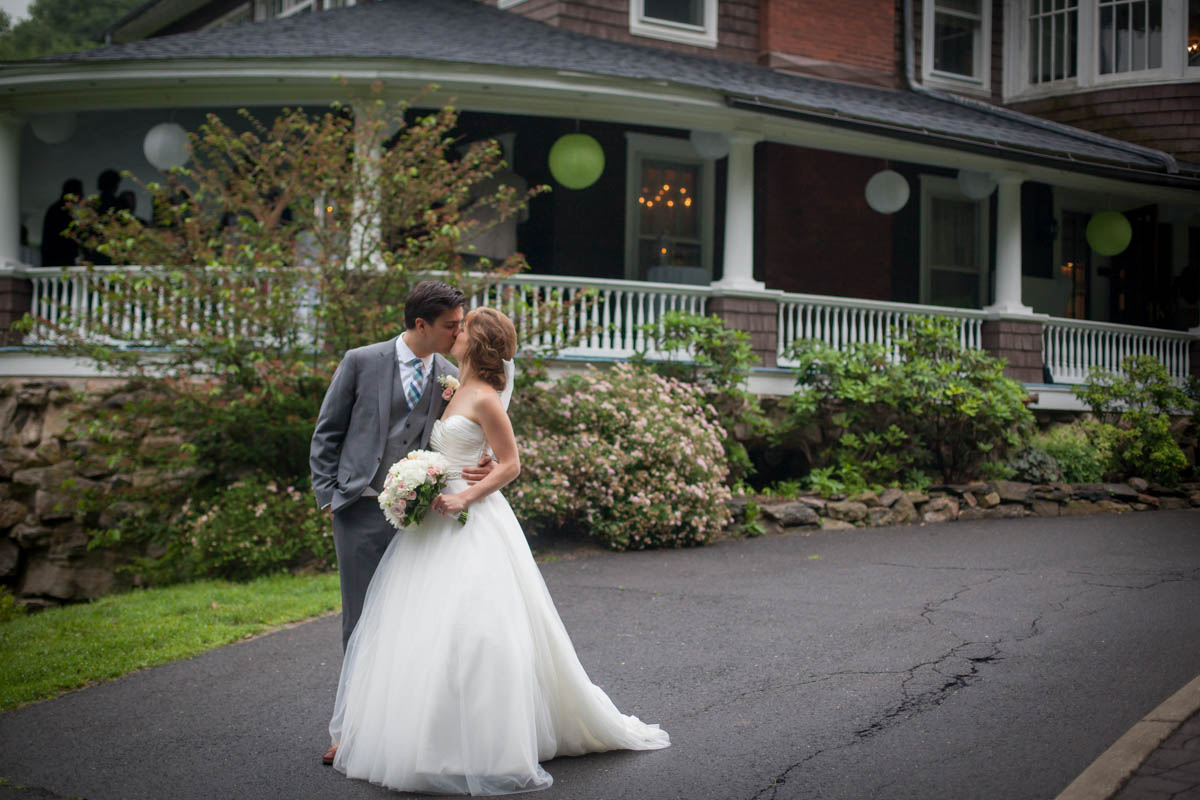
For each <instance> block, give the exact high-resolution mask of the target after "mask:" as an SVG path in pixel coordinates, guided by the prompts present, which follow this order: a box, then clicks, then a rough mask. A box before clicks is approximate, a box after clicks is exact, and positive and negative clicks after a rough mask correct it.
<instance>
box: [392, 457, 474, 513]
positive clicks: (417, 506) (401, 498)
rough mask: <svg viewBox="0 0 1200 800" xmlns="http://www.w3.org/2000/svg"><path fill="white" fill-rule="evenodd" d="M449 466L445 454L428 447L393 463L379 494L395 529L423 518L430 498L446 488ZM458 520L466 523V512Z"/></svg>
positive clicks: (429, 506) (431, 503) (430, 503)
mask: <svg viewBox="0 0 1200 800" xmlns="http://www.w3.org/2000/svg"><path fill="white" fill-rule="evenodd" d="M449 466H450V465H449V463H448V462H447V461H446V457H445V456H444V455H442V454H441V453H434V452H432V451H430V450H413V451H412V452H411V453H409V454H408V455H407V456H405V457H404V458H402V459H400V460H399V461H397V462H396V463H395V464H392V466H391V467H389V468H388V473H387V478H386V479H385V480H384V482H383V491H382V492H380V493H379V507H380V508H382V509H383V516H385V517H386V518H387V521H388V522H390V523H391V524H392V525H393V526H395V527H396V528H409V527H412V526H413V525H417V524H419V523H420V522H421V520H423V519H425V513H426V512H427V511H429V509H430V508H431V507H432V505H433V498H435V497H437V496H438V495H439V494H441V493H442V490H443V489H445V488H446V470H447V469H448V468H449ZM458 521H459V522H460V523H463V524H466V522H467V512H466V511H463V512H461V513H460V514H459V515H458Z"/></svg>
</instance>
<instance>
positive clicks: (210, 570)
mask: <svg viewBox="0 0 1200 800" xmlns="http://www.w3.org/2000/svg"><path fill="white" fill-rule="evenodd" d="M161 561H162V562H163V563H162V564H160V567H165V568H168V569H173V570H174V571H176V572H177V573H178V574H177V577H184V578H200V577H218V578H230V579H233V580H248V579H250V578H256V577H258V576H260V575H269V574H272V573H276V572H283V571H285V570H289V569H295V568H297V567H305V568H311V569H317V570H326V569H330V568H331V567H333V566H334V565H335V564H336V563H337V556H336V554H335V552H334V547H333V529H332V526H331V525H330V523H329V520H328V519H326V517H325V515H324V514H323V513H321V511H320V510H319V509H317V508H316V506H315V505H314V503H313V501H312V489H311V488H310V487H309V486H308V483H307V481H305V482H304V483H303V484H299V483H298V484H295V485H291V486H288V485H284V484H283V482H282V481H279V480H277V479H272V478H269V477H265V476H261V475H255V476H252V477H249V478H246V479H243V480H240V481H237V482H235V483H232V484H230V485H229V486H227V487H225V488H224V489H223V490H221V491H220V492H219V493H218V494H217V495H216V496H215V497H213V498H212V499H210V500H206V501H204V502H193V501H192V500H188V501H187V503H186V504H185V505H184V506H183V508H182V510H181V512H180V517H179V521H178V523H177V533H176V535H175V537H174V538H173V539H172V541H171V543H170V545H169V546H168V549H167V553H166V555H165V556H164V557H163V559H161Z"/></svg>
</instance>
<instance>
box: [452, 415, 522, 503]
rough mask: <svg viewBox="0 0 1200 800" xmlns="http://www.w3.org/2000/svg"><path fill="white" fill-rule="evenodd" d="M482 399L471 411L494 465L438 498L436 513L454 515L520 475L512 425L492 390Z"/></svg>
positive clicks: (518, 457) (519, 459) (519, 460)
mask: <svg viewBox="0 0 1200 800" xmlns="http://www.w3.org/2000/svg"><path fill="white" fill-rule="evenodd" d="M480 394H481V395H482V396H481V397H480V398H479V400H478V401H477V405H476V406H475V408H474V409H473V410H474V411H475V413H476V415H477V416H478V418H479V424H480V426H481V427H482V428H483V435H484V436H485V437H486V438H487V441H488V444H490V445H491V447H492V452H493V453H495V455H496V458H495V462H494V463H495V466H494V467H493V468H492V471H491V472H489V473H488V475H487V477H486V478H484V479H483V480H481V481H479V482H478V483H476V484H474V485H473V486H469V487H467V489H466V490H464V491H461V492H458V493H457V494H443V495H439V496H438V497H437V498H435V499H434V501H433V508H434V510H435V511H440V512H441V513H443V514H447V515H449V516H455V515H457V514H458V513H459V512H460V511H463V510H464V509H466V508H467V507H469V506H470V505H471V504H472V503H474V502H475V501H477V500H481V499H483V498H484V497H487V496H488V495H489V494H491V493H492V492H494V491H497V490H498V489H501V488H503V487H504V486H507V485H508V484H509V483H511V482H512V481H513V480H515V479H516V477H517V476H518V475H520V474H521V458H520V456H519V455H518V454H517V440H516V437H515V436H514V435H513V429H512V422H511V421H510V420H509V418H508V414H507V413H505V411H504V406H503V405H501V404H500V395H498V394H496V393H495V392H494V391H489V392H481V393H480Z"/></svg>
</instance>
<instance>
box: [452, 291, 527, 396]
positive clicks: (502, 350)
mask: <svg viewBox="0 0 1200 800" xmlns="http://www.w3.org/2000/svg"><path fill="white" fill-rule="evenodd" d="M463 325H464V326H465V327H466V329H467V352H466V355H465V360H466V361H467V363H468V364H470V365H471V371H472V372H474V373H475V374H476V375H478V376H479V377H480V378H481V379H482V380H485V381H487V382H488V383H489V384H490V385H491V386H492V387H493V388H494V389H495V390H496V391H497V392H502V391H504V361H505V359H511V358H512V357H513V356H514V355H516V352H517V329H516V328H514V327H513V324H512V320H510V319H509V318H508V317H506V316H504V315H503V314H501V313H500V312H499V311H497V310H496V309H494V308H477V309H475V310H473V311H472V312H471V313H469V314H467V318H466V319H465V320H463Z"/></svg>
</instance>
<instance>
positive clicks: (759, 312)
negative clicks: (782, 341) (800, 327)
mask: <svg viewBox="0 0 1200 800" xmlns="http://www.w3.org/2000/svg"><path fill="white" fill-rule="evenodd" d="M708 311H709V313H710V314H716V315H717V316H718V317H720V318H721V319H722V320H723V321H724V323H725V327H726V328H730V329H731V330H738V331H745V332H746V333H748V334H750V347H751V348H752V349H753V350H754V354H755V355H756V356H758V361H759V363H758V366H761V367H774V366H775V348H776V347H777V346H778V338H779V334H778V329H779V307H778V306H777V305H776V304H775V301H774V300H751V299H747V298H742V297H722V296H720V295H717V296H715V297H713V298H712V299H711V300H709V302H708Z"/></svg>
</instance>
